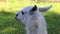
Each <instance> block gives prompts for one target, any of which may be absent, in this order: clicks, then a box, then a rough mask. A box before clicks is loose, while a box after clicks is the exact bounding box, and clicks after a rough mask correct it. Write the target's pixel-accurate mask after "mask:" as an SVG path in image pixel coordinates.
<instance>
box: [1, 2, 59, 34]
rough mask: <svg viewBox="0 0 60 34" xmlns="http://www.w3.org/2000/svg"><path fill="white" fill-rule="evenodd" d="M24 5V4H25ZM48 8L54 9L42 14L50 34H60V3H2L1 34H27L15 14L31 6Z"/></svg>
mask: <svg viewBox="0 0 60 34" xmlns="http://www.w3.org/2000/svg"><path fill="white" fill-rule="evenodd" d="M23 3H24V4H23ZM35 4H36V5H37V6H40V7H41V6H48V5H52V6H53V7H52V9H50V10H49V11H48V12H44V13H42V14H43V16H44V17H45V18H46V21H47V30H48V34H60V7H59V6H60V3H59V2H40V3H35V2H9V3H3V2H0V34H25V33H26V31H25V30H24V27H25V26H24V24H22V23H21V22H18V21H16V20H15V14H16V12H18V11H19V10H20V9H22V8H24V7H25V6H29V5H35Z"/></svg>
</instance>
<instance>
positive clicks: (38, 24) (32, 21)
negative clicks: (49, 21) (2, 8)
mask: <svg viewBox="0 0 60 34" xmlns="http://www.w3.org/2000/svg"><path fill="white" fill-rule="evenodd" d="M51 7H52V6H48V7H43V8H41V7H40V8H38V7H37V6H36V5H34V6H27V7H25V8H24V9H22V10H21V11H19V12H18V13H17V14H16V17H15V18H16V20H18V21H22V23H24V24H25V25H26V31H27V34H47V28H46V21H45V18H44V17H43V15H42V14H41V13H40V12H45V11H47V10H49V9H50V8H51Z"/></svg>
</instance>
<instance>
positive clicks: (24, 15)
mask: <svg viewBox="0 0 60 34" xmlns="http://www.w3.org/2000/svg"><path fill="white" fill-rule="evenodd" d="M51 7H52V6H48V7H43V8H42V7H39V8H38V7H37V6H36V5H34V6H27V7H25V8H24V9H22V10H20V11H19V12H17V14H16V17H15V19H16V20H18V21H22V22H23V23H25V22H27V21H28V20H29V19H31V18H30V17H31V16H32V15H33V14H38V13H39V12H45V11H47V10H49V9H50V8H51Z"/></svg>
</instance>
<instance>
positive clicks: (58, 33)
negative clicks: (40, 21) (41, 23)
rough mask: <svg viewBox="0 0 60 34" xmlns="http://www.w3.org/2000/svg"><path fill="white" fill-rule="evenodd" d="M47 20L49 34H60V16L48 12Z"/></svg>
mask: <svg viewBox="0 0 60 34" xmlns="http://www.w3.org/2000/svg"><path fill="white" fill-rule="evenodd" d="M45 18H46V21H47V27H48V33H49V34H60V14H58V13H55V12H53V11H51V12H46V13H45Z"/></svg>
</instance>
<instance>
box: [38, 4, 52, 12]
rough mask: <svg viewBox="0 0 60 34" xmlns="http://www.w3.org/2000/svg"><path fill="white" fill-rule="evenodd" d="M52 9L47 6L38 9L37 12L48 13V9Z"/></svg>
mask: <svg viewBox="0 0 60 34" xmlns="http://www.w3.org/2000/svg"><path fill="white" fill-rule="evenodd" d="M51 7H52V5H51V6H48V7H43V8H41V7H40V8H39V11H40V12H45V11H48V10H49V9H50V8H51Z"/></svg>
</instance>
